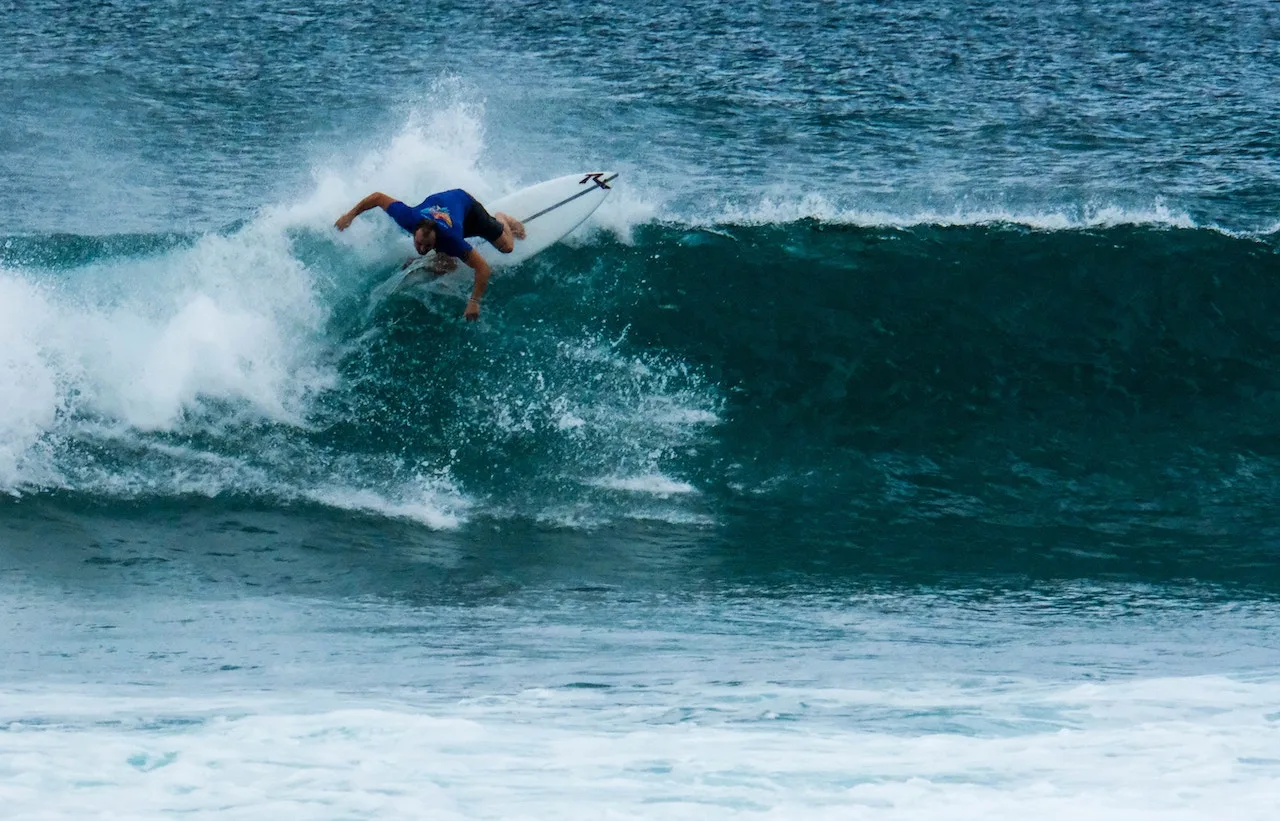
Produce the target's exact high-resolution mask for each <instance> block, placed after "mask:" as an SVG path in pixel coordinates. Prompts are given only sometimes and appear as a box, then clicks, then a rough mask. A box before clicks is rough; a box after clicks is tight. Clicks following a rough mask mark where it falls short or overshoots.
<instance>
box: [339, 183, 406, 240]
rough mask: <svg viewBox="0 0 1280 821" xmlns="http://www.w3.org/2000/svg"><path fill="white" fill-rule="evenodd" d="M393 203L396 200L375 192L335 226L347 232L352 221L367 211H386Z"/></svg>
mask: <svg viewBox="0 0 1280 821" xmlns="http://www.w3.org/2000/svg"><path fill="white" fill-rule="evenodd" d="M393 202H396V200H394V199H392V198H391V197H388V196H387V195H386V194H384V193H382V192H381V191H374V192H373V193H372V194H370V195H369V196H367V197H365V198H364V199H362V200H360V201H359V202H357V203H356V204H355V206H354V207H353V208H352V209H351V210H350V211H348V212H347V213H345V214H343V215H342V216H340V217H338V220H337V222H335V223H334V225H336V226H337V227H338V230H339V231H345V230H347V227H348V226H350V225H351V221H352V220H353V219H355V218H356V217H358V216H360V215H361V214H363V213H364V212H365V211H368V210H369V209H370V208H381V209H382V210H383V211H385V210H387V206H388V205H390V204H391V203H393Z"/></svg>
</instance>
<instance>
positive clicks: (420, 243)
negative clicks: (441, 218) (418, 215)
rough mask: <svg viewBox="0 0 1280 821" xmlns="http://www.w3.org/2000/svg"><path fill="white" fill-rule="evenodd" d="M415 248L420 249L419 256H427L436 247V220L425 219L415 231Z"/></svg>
mask: <svg viewBox="0 0 1280 821" xmlns="http://www.w3.org/2000/svg"><path fill="white" fill-rule="evenodd" d="M413 247H414V248H417V249H418V253H419V254H425V253H427V252H428V251H430V250H431V249H432V248H435V247H436V223H435V220H429V219H424V220H423V221H422V222H420V223H418V227H417V228H415V229H413Z"/></svg>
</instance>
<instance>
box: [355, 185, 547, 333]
mask: <svg viewBox="0 0 1280 821" xmlns="http://www.w3.org/2000/svg"><path fill="white" fill-rule="evenodd" d="M370 208H381V209H382V210H383V211H386V212H387V216H389V217H391V218H392V219H393V220H395V221H396V224H397V225H399V226H400V227H401V228H403V229H404V230H406V231H408V232H409V233H410V234H413V246H414V248H416V249H417V251H418V253H419V254H426V253H428V252H430V251H431V250H433V249H434V250H435V251H436V260H435V271H436V273H437V274H443V273H446V272H448V271H452V270H453V269H454V268H455V267H457V264H458V263H457V260H459V259H460V260H462V261H463V262H465V263H466V264H467V265H469V266H471V268H472V270H474V271H475V274H476V280H475V285H473V286H472V288H471V298H470V299H469V300H467V310H466V313H465V316H466V317H467V319H477V318H478V317H479V316H480V300H481V299H483V298H484V292H485V289H486V288H488V287H489V273H490V269H489V263H488V262H486V261H485V259H484V257H482V256H480V254H479V253H478V252H477V251H476V249H474V248H472V247H471V244H470V243H468V242H467V240H466V238H467V237H483V238H484V239H486V240H488V241H489V243H490V244H491V245H492V246H493V247H494V248H497V249H498V250H499V251H501V252H502V253H504V254H509V253H511V251H512V250H513V249H514V248H515V241H516V240H518V239H524V237H525V231H524V225H523V224H522V223H521V222H520V221H519V220H517V219H515V218H514V217H511V216H509V215H507V214H503V213H498V214H496V215H492V216H491V215H490V214H489V212H488V211H486V210H485V208H484V206H483V205H481V204H480V203H479V201H477V200H476V198H475V197H473V196H471V195H470V194H468V193H467V192H466V191H463V190H462V189H461V188H454V189H452V190H450V191H442V192H440V193H439V194H432V195H431V196H429V197H427V198H426V199H425V200H423V201H422V202H420V203H418V204H417V205H415V206H413V207H410V206H408V205H405V204H404V203H403V202H400V200H395V199H392V198H391V197H388V196H387V195H386V194H383V193H382V192H381V191H374V192H373V193H372V194H370V195H369V196H367V197H365V198H364V199H362V200H360V202H358V203H356V204H355V206H354V207H353V208H352V209H351V210H350V211H348V212H347V213H345V214H343V215H342V216H340V217H338V220H337V222H335V223H334V225H336V226H337V228H338V230H339V231H345V230H347V227H348V226H350V225H351V221H352V220H354V219H355V218H356V217H358V216H360V215H361V214H363V213H364V212H365V211H368V210H369V209H370Z"/></svg>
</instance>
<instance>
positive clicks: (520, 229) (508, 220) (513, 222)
mask: <svg viewBox="0 0 1280 821" xmlns="http://www.w3.org/2000/svg"><path fill="white" fill-rule="evenodd" d="M493 218H494V219H496V220H497V221H498V222H500V223H502V236H500V237H498V239H497V241H496V242H494V243H493V247H495V248H497V249H498V250H499V251H501V252H502V253H504V254H509V253H511V252H512V251H513V250H515V247H516V242H515V241H516V240H518V239H524V238H525V236H526V234H525V230H524V223H523V222H521V221H520V220H518V219H516V218H515V217H513V216H511V215H510V214H504V213H502V212H501V211H499V212H498V213H496V214H494V215H493Z"/></svg>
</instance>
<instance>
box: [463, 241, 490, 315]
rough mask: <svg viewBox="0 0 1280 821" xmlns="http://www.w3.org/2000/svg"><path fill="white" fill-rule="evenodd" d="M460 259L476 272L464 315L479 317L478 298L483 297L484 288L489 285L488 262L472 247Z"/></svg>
mask: <svg viewBox="0 0 1280 821" xmlns="http://www.w3.org/2000/svg"><path fill="white" fill-rule="evenodd" d="M462 261H463V262H465V263H467V264H468V265H470V266H471V267H472V268H473V269H474V270H475V272H476V284H475V285H473V286H472V287H471V299H469V300H467V310H466V313H465V314H464V316H466V318H467V319H479V318H480V300H481V299H484V292H485V289H486V288H488V287H489V274H490V268H489V263H487V262H485V259H484V257H482V256H480V252H479V251H476V250H475V249H474V248H473V249H472V250H471V253H469V254H467V256H466V257H465V258H464V259H463V260H462Z"/></svg>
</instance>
